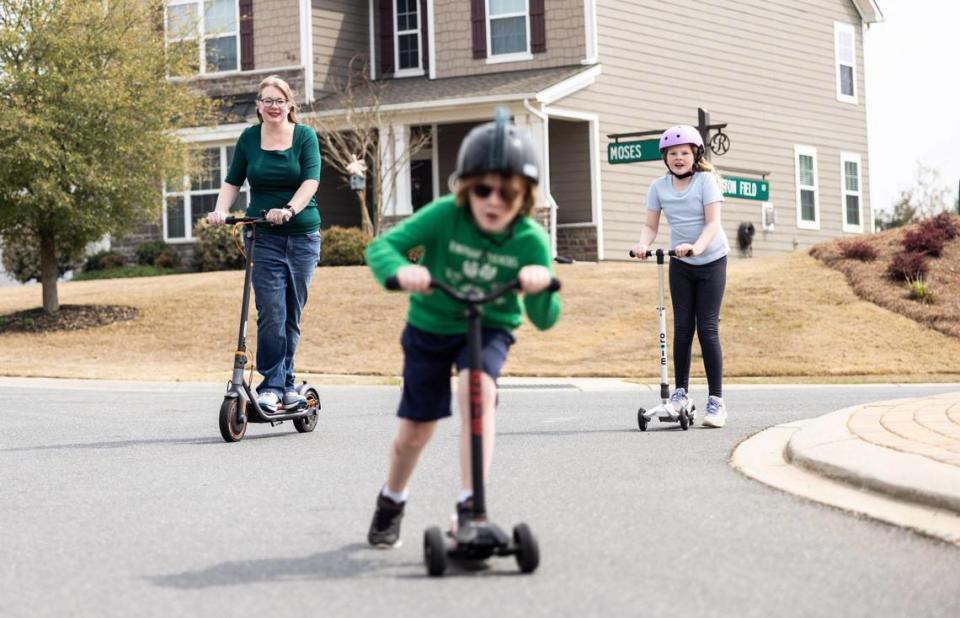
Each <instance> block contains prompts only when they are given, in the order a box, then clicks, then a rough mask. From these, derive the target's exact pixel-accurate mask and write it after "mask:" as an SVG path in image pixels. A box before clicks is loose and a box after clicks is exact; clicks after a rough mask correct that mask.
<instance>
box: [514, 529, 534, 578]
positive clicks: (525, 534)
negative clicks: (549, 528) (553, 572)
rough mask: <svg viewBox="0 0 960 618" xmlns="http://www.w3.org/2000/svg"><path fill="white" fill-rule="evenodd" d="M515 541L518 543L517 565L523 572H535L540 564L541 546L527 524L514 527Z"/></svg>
mask: <svg viewBox="0 0 960 618" xmlns="http://www.w3.org/2000/svg"><path fill="white" fill-rule="evenodd" d="M513 542H514V543H515V544H516V545H517V566H518V567H520V572H521V573H533V572H534V571H536V570H537V567H538V566H539V565H540V547H539V546H538V545H537V538H536V537H535V536H533V532H531V531H530V526H528V525H527V524H517V525H516V526H514V528H513Z"/></svg>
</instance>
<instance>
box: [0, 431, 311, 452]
mask: <svg viewBox="0 0 960 618" xmlns="http://www.w3.org/2000/svg"><path fill="white" fill-rule="evenodd" d="M284 435H288V436H291V437H292V436H296V435H298V434H295V433H290V434H282V433H281V434H277V433H265V434H260V435H254V436H251V435H248V436H246V437H244V439H243V440H244V442H247V441H249V440H261V439H263V438H275V437H276V438H278V437H282V436H284ZM151 444H226V443H225V442H224V441H223V439H222V438H220V437H206V438H154V439H151V440H146V439H144V440H113V441H110V442H79V443H76V444H42V445H40V446H17V447H14V448H0V453H14V452H18V451H56V450H61V449H94V450H96V449H113V448H126V447H129V446H144V445H151Z"/></svg>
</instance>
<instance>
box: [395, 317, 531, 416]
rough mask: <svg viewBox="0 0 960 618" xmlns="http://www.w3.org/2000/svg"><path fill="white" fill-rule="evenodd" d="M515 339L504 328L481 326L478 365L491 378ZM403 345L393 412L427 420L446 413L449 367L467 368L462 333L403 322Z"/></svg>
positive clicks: (448, 404) (464, 336) (447, 412)
mask: <svg viewBox="0 0 960 618" xmlns="http://www.w3.org/2000/svg"><path fill="white" fill-rule="evenodd" d="M514 341H516V340H515V339H514V338H513V335H512V334H511V333H510V331H508V330H504V329H502V328H484V329H483V350H482V351H481V354H480V356H481V359H482V363H481V366H482V367H483V372H484V373H485V374H487V375H488V376H490V377H491V378H493V380H494V381H496V380H497V378H498V377H499V376H500V370H501V369H502V368H503V363H504V362H505V361H506V360H507V351H509V350H510V346H511V345H513V342H514ZM400 345H401V346H402V347H403V398H402V399H401V400H400V409H399V410H397V416H399V417H400V418H405V419H408V420H411V421H419V422H429V421H436V420H439V419H441V418H445V417H447V416H450V402H451V398H452V397H451V390H450V368H451V367H452V366H453V365H456V366H457V372H458V373H459V372H460V371H462V370H463V369H466V368H467V365H468V364H469V359H468V358H467V337H466V335H436V334H434V333H428V332H426V331H424V330H420V329H419V328H417V327H415V326H411V325H410V324H407V327H406V328H405V329H403V335H402V336H401V337H400Z"/></svg>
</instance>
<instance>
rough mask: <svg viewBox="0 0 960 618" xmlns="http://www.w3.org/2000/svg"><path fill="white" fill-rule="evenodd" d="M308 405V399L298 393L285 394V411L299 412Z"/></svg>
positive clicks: (288, 392)
mask: <svg viewBox="0 0 960 618" xmlns="http://www.w3.org/2000/svg"><path fill="white" fill-rule="evenodd" d="M305 405H307V398H306V397H304V396H303V395H301V394H300V393H298V392H297V391H287V392H286V393H284V394H283V408H284V409H285V410H299V409H300V408H302V407H303V406H305Z"/></svg>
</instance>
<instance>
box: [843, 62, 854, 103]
mask: <svg viewBox="0 0 960 618" xmlns="http://www.w3.org/2000/svg"><path fill="white" fill-rule="evenodd" d="M840 93H841V94H843V95H846V96H848V97H852V96H853V67H848V66H847V65H845V64H841V65H840Z"/></svg>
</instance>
